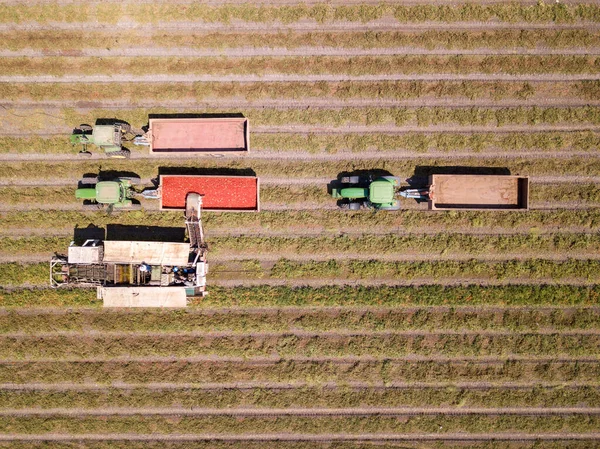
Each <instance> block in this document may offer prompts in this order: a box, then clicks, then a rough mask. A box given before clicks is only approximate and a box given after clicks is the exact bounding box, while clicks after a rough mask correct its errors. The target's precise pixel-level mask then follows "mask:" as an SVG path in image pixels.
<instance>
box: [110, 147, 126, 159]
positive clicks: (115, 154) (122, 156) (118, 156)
mask: <svg viewBox="0 0 600 449" xmlns="http://www.w3.org/2000/svg"><path fill="white" fill-rule="evenodd" d="M108 157H114V158H115V159H129V158H130V157H131V151H129V150H126V149H125V148H123V149H122V150H121V151H115V152H113V153H108Z"/></svg>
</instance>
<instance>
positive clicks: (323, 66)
mask: <svg viewBox="0 0 600 449" xmlns="http://www.w3.org/2000/svg"><path fill="white" fill-rule="evenodd" d="M599 61H600V58H598V57H596V56H591V55H488V56H478V55H451V56H445V55H444V56H438V55H398V56H387V55H385V56H348V57H343V56H317V57H306V56H256V57H236V58H235V64H232V61H231V57H219V56H205V57H186V58H181V57H168V56H166V57H151V56H138V57H128V56H108V57H103V58H93V57H84V56H77V57H69V56H60V57H59V56H49V57H36V58H31V57H18V56H16V57H13V58H3V63H2V66H0V76H2V77H7V76H11V77H12V76H18V75H21V76H32V75H37V74H44V75H53V76H65V75H70V76H72V75H79V76H83V75H103V74H104V75H110V74H113V73H115V72H118V73H121V74H132V75H144V74H147V73H148V72H152V73H156V74H178V75H183V74H196V75H199V74H203V75H233V74H237V75H240V74H247V73H253V74H258V75H267V74H283V75H318V74H336V75H339V74H348V75H352V76H360V75H375V74H400V73H403V74H440V73H445V74H465V73H483V74H493V73H499V72H502V73H506V74H509V75H523V74H529V75H535V74H545V73H561V74H594V75H597V74H598V73H599V68H598V66H599ZM15 81H16V80H15Z"/></svg>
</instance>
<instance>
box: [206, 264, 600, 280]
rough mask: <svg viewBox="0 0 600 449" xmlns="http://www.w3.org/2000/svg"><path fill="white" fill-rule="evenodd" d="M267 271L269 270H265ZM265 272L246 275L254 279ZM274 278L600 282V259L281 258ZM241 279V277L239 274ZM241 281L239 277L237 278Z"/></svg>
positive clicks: (272, 275) (271, 275)
mask: <svg viewBox="0 0 600 449" xmlns="http://www.w3.org/2000/svg"><path fill="white" fill-rule="evenodd" d="M219 268H220V267H218V268H217V269H216V270H215V271H216V272H217V273H214V272H213V276H214V277H213V279H219V277H220V276H219V275H220V274H221V273H220V270H219ZM265 271H266V270H265ZM257 274H258V276H260V275H261V274H262V273H261V272H258V273H256V272H250V273H246V276H247V277H248V278H250V279H255V278H256V277H257ZM266 274H268V275H269V276H270V277H272V278H279V279H311V278H312V279H328V278H329V279H348V280H365V281H368V280H370V279H383V280H396V281H405V280H406V281H409V280H419V279H427V280H436V281H442V280H444V279H446V280H448V279H451V280H453V281H463V282H469V281H470V280H472V279H485V280H493V281H533V280H537V279H543V280H552V281H568V280H578V281H582V280H583V281H587V282H598V281H600V260H575V259H569V260H566V261H560V262H557V261H554V260H546V259H526V260H509V261H499V262H498V261H492V262H490V261H480V260H468V261H455V260H441V261H420V262H387V261H381V260H351V259H344V260H340V261H338V260H327V261H323V262H321V261H308V262H296V261H291V260H287V259H280V260H279V261H277V262H276V263H275V265H274V266H273V267H272V268H271V269H270V271H266ZM238 276H239V277H240V278H241V277H242V276H240V275H239V274H238ZM236 278H237V276H236Z"/></svg>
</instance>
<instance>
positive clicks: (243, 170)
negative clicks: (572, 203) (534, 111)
mask: <svg viewBox="0 0 600 449" xmlns="http://www.w3.org/2000/svg"><path fill="white" fill-rule="evenodd" d="M458 162H460V165H461V166H465V167H472V168H471V169H470V172H471V174H478V173H479V174H481V173H482V172H483V173H490V172H495V173H502V174H506V173H507V172H511V173H513V174H521V175H528V176H553V177H558V176H561V175H563V176H565V175H567V176H568V175H571V174H573V173H576V174H577V175H578V176H600V156H595V155H590V156H584V155H577V156H573V157H569V158H567V157H565V158H556V159H552V158H526V157H523V156H518V155H516V156H514V157H509V158H507V157H501V156H496V157H493V156H489V157H461V158H460V159H457V158H452V157H449V156H438V157H433V156H429V157H427V156H416V157H413V158H406V159H395V160H389V159H385V158H384V157H377V158H372V159H371V158H368V159H367V158H365V159H360V160H357V161H351V160H307V161H302V163H301V164H300V163H298V162H297V161H295V160H293V159H291V160H290V159H288V160H269V159H267V160H262V159H261V160H254V161H253V162H252V169H250V168H247V166H248V165H247V163H244V165H241V163H240V161H239V160H233V159H229V160H221V159H216V158H211V159H198V160H194V159H186V160H181V161H176V160H169V161H168V162H166V161H160V160H158V159H147V160H137V161H136V160H130V161H126V162H125V161H123V162H115V161H114V160H106V161H103V162H102V167H101V169H102V171H103V172H105V173H111V172H112V173H114V172H119V171H121V172H123V171H127V172H130V173H136V174H137V175H138V176H139V177H140V178H145V179H152V178H155V177H156V176H157V174H158V173H159V169H161V168H162V170H165V171H166V170H169V171H171V172H173V171H174V170H175V169H176V170H177V174H178V175H184V174H199V173H202V174H215V175H223V174H228V175H229V174H236V175H250V176H253V175H256V176H259V177H273V178H275V179H282V178H298V179H301V178H309V179H311V178H312V179H314V178H322V179H323V181H321V182H322V183H323V186H324V187H325V186H326V185H327V181H328V180H335V179H336V178H337V176H338V175H339V174H340V173H344V172H346V173H348V172H353V171H356V170H363V171H371V172H374V171H375V172H376V171H378V172H382V171H384V170H386V171H389V172H391V173H394V174H395V175H396V176H400V177H401V178H404V179H406V178H410V177H411V176H414V175H416V176H424V177H426V176H427V175H429V174H432V173H439V172H440V171H442V173H447V172H448V171H449V170H452V167H456V165H457V163H458ZM382 167H385V169H383V168H382ZM97 172H98V162H94V161H86V162H77V161H53V162H45V163H44V162H41V161H31V162H29V161H6V162H3V163H2V164H1V165H0V179H1V180H2V181H3V184H4V185H7V184H9V182H8V181H20V183H21V184H26V183H25V182H24V181H26V180H30V181H32V183H31V184H34V185H35V184H38V185H39V184H42V185H43V183H42V182H40V181H45V183H46V184H50V185H52V182H51V180H55V181H56V180H57V179H61V178H62V179H65V180H72V182H74V183H76V182H77V181H78V180H79V179H81V177H82V176H83V175H84V174H85V173H97ZM163 173H164V171H163ZM34 181H35V182H34Z"/></svg>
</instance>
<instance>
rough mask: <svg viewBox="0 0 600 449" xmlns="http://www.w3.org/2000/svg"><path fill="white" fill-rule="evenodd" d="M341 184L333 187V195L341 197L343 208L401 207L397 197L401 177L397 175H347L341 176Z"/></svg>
mask: <svg viewBox="0 0 600 449" xmlns="http://www.w3.org/2000/svg"><path fill="white" fill-rule="evenodd" d="M340 184H341V185H340V187H335V188H332V190H331V195H332V196H333V197H334V198H339V201H338V205H339V206H340V207H341V208H343V209H350V210H359V209H360V208H361V207H367V208H370V209H376V210H398V209H400V201H399V200H398V199H397V194H398V188H399V186H400V179H399V178H397V177H395V176H381V177H378V178H375V177H374V176H370V175H364V176H347V177H342V178H341V180H340Z"/></svg>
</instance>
